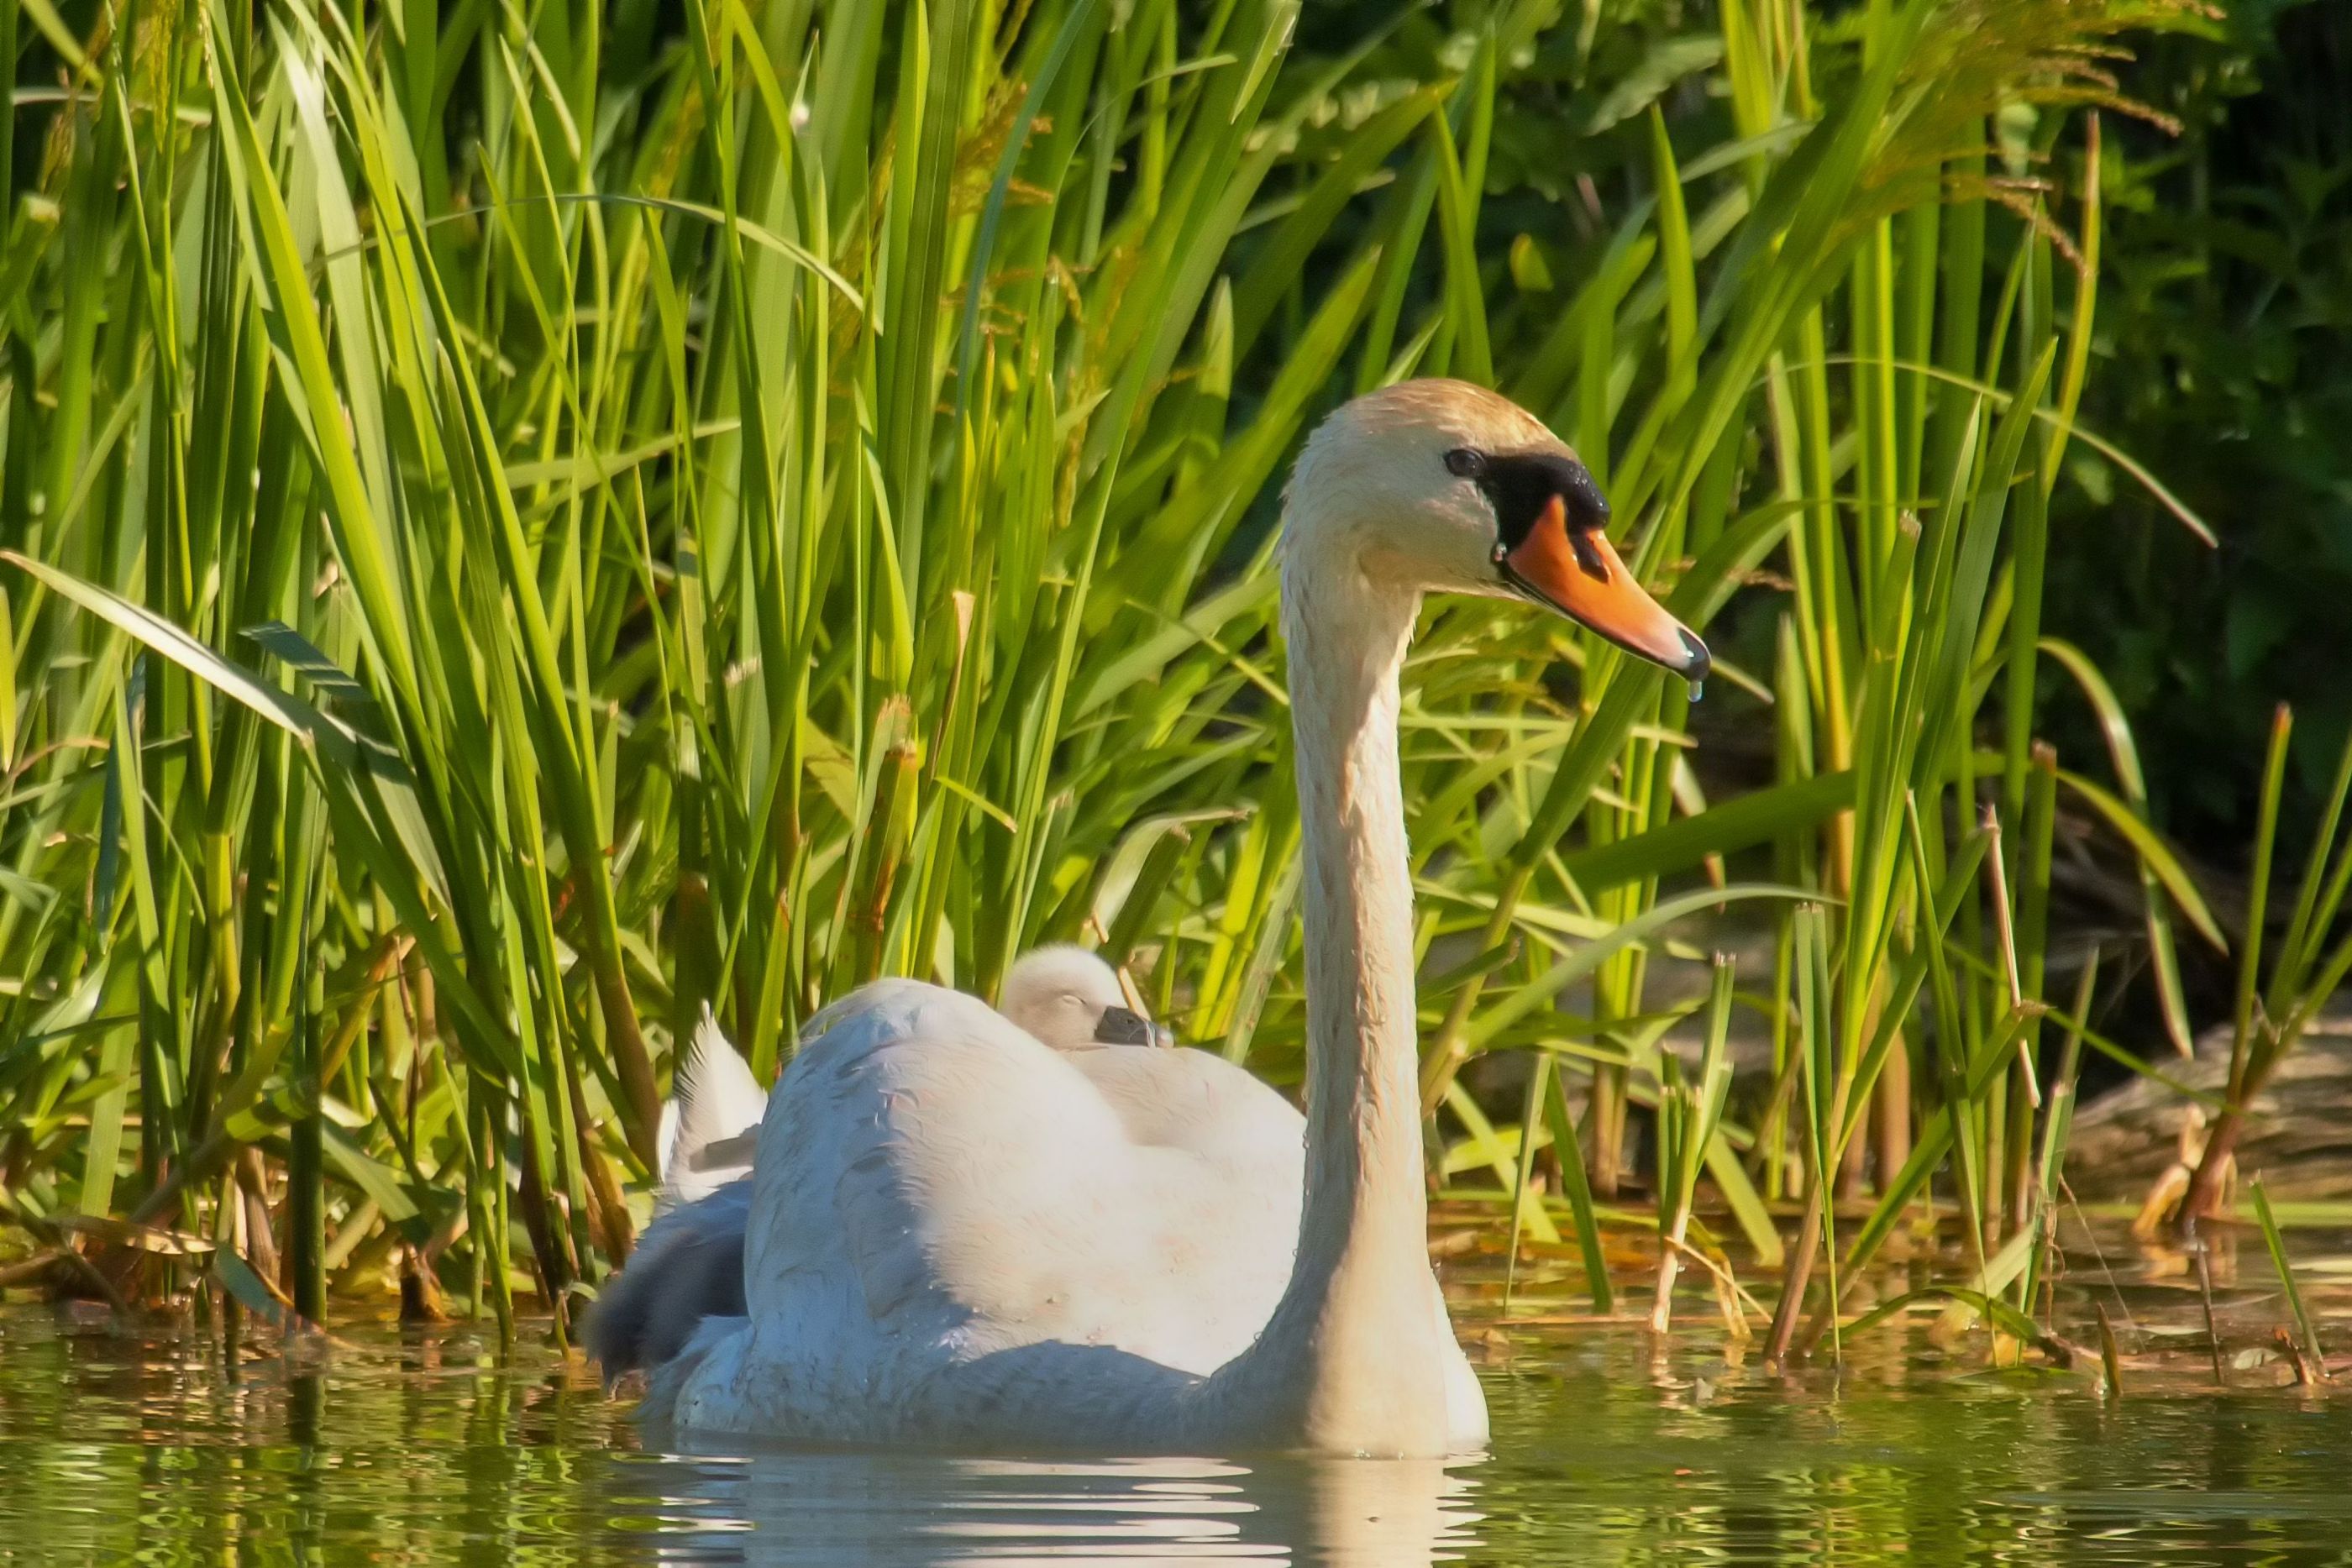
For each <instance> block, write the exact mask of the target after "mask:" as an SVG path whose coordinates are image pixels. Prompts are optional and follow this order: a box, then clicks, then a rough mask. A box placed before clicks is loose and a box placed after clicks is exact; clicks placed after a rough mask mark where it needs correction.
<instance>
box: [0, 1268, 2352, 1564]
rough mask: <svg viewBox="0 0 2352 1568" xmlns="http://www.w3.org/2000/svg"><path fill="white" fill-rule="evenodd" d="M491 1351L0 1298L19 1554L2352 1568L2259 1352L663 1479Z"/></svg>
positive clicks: (2330, 1485)
mask: <svg viewBox="0 0 2352 1568" xmlns="http://www.w3.org/2000/svg"><path fill="white" fill-rule="evenodd" d="M2118 1299H2120V1298H2118ZM2241 1301H2242V1302H2251V1303H2252V1304H2251V1305H2246V1306H2243V1308H2242V1310H2243V1311H2244V1312H2246V1313H2247V1314H2248V1315H2247V1317H2246V1321H2245V1322H2243V1323H2242V1324H2237V1325H2234V1326H2231V1327H2228V1328H2226V1329H2225V1332H2224V1333H2223V1335H2222V1337H2223V1339H2224V1341H2225V1343H2230V1344H2236V1345H2259V1344H2260V1343H2261V1342H2262V1341H2263V1339H2264V1338H2266V1337H2267V1332H2268V1331H2267V1330H2265V1329H2264V1328H2263V1322H2273V1321H2275V1311H2274V1309H2275V1305H2276V1303H2275V1301H2274V1300H2273V1301H2271V1302H2270V1305H2269V1309H2268V1311H2267V1315H2265V1309H2263V1305H2262V1295H2261V1292H2259V1291H2244V1292H2226V1291H2225V1292H2224V1299H2223V1309H2224V1312H2225V1317H2226V1315H2227V1314H2228V1313H2229V1312H2231V1311H2232V1310H2235V1309H2233V1306H2232V1303H2233V1302H2241ZM1522 1315H1524V1313H1523V1314H1522ZM2199 1321H2200V1322H2201V1321H2202V1320H2201V1317H2200V1319H2199ZM2334 1326H2335V1327H2336V1332H2337V1333H2339V1334H2341V1333H2344V1332H2345V1328H2346V1325H2343V1324H2341V1323H2338V1324H2336V1325H2334ZM1472 1337H1473V1339H1474V1341H1475V1340H1479V1339H1480V1337H1481V1336H1480V1335H1479V1334H1478V1333H1474V1334H1473V1336H1472ZM495 1350H496V1346H495V1341H494V1340H493V1339H492V1338H490V1337H488V1336H487V1335H485V1334H482V1333H478V1332H476V1331H475V1330H473V1329H471V1328H469V1327H466V1326H457V1327H453V1328H439V1329H433V1330H429V1331H420V1330H412V1331H403V1330H400V1329H397V1328H394V1327H389V1326H385V1327H353V1326H351V1325H339V1326H338V1327H337V1329H336V1343H334V1344H332V1345H331V1346H324V1347H320V1346H316V1345H312V1346H310V1347H307V1348H300V1349H298V1350H297V1351H295V1352H293V1353H290V1354H268V1355H264V1356H260V1357H258V1358H257V1359H253V1360H249V1361H247V1362H245V1363H244V1364H242V1365H241V1366H240V1368H239V1369H238V1371H237V1374H236V1376H235V1377H234V1378H233V1379H232V1378H231V1377H229V1376H228V1375H227V1374H226V1368H225V1366H224V1364H223V1362H222V1359H221V1356H220V1354H219V1351H218V1348H217V1346H216V1345H208V1344H206V1343H205V1342H204V1341H203V1339H202V1338H201V1337H200V1336H198V1335H197V1334H196V1333H194V1331H193V1329H191V1328H188V1327H186V1326H184V1325H182V1326H177V1327H172V1328H158V1329H151V1330H148V1331H145V1332H137V1331H129V1332H126V1331H123V1330H120V1329H118V1328H116V1327H115V1326H113V1325H112V1323H111V1322H110V1321H109V1320H108V1319H107V1317H106V1316H105V1314H104V1313H103V1312H93V1311H91V1310H90V1309H86V1308H70V1309H68V1308H57V1309H53V1308H48V1307H37V1306H19V1307H9V1308H5V1309H0V1563H36V1562H38V1563H131V1562H140V1563H196V1562H205V1563H229V1562H247V1561H251V1562H262V1563H280V1562H284V1563H363V1562H364V1563H412V1562H414V1563H423V1562H455V1563H509V1562H515V1563H567V1564H570V1563H580V1564H591V1563H656V1562H675V1563H812V1564H817V1563H822V1564H835V1563H890V1564H914V1563H966V1562H982V1563H1055V1564H1070V1563H1090V1562H1125V1561H1129V1560H1135V1559H1143V1560H1149V1561H1151V1562H1154V1563H1191V1562H1198V1563H1227V1562H1235V1561H1240V1562H1255V1561H1268V1562H1291V1563H1365V1564H1391V1563H1399V1564H1413V1563H1431V1562H1444V1561H1462V1562H1468V1563H1668V1562H1674V1563H1683V1562H1732V1563H1749V1562H1757V1563H1760V1562H1799V1561H1803V1562H1842V1563H1897V1562H1900V1563H1990V1562H2001V1563H2168V1564H2172V1563H2352V1392H2347V1391H2346V1390H2345V1388H2344V1385H2343V1383H2342V1382H2341V1381H2339V1382H2338V1383H2337V1384H2336V1385H2332V1386H2330V1387H2326V1388H2323V1389H2320V1390H2317V1391H2312V1392H2307V1391H2305V1390H2302V1389H2299V1388H2295V1387H2292V1386H2285V1385H2284V1383H2283V1381H2282V1380H2283V1378H2284V1375H2285V1374H2284V1364H2283V1363H2276V1362H2270V1361H2266V1360H2263V1359H2262V1358H2263V1355H2264V1354H2265V1353H2263V1352H2262V1351H2260V1350H2259V1349H2256V1350H2246V1349H2234V1350H2231V1352H2230V1354H2229V1355H2228V1357H2227V1358H2226V1360H2225V1364H2224V1366H2223V1379H2224V1385H2218V1386H2217V1385H2216V1381H2215V1378H2214V1375H2213V1373H2212V1370H2211V1363H2212V1360H2213V1358H2212V1356H2211V1355H2210V1352H2208V1351H2207V1350H2206V1349H2205V1348H2204V1347H2203V1343H2200V1344H2199V1346H2198V1347H2197V1349H2196V1350H2195V1352H2194V1354H2184V1353H2182V1352H2180V1351H2178V1350H2176V1351H2173V1352H2170V1353H2167V1354H2157V1355H2151V1356H2148V1357H2146V1358H2140V1359H2142V1361H2143V1364H2144V1367H2145V1368H2146V1369H2137V1368H2136V1369H2135V1370H2133V1371H2132V1372H2131V1373H2130V1374H2129V1375H2127V1376H2126V1393H2125V1397H2123V1398H2122V1399H2121V1400H2119V1401H2114V1402H2110V1401H2107V1400H2105V1399H2103V1398H2102V1397H2101V1396H2100V1394H2099V1391H2098V1386H2097V1383H2096V1379H2095V1375H2093V1374H2089V1373H2086V1372H2083V1371H2076V1372H2071V1373H2060V1372H2055V1371H2051V1370H2047V1369H2011V1370H1992V1369H1989V1368H1988V1366H1987V1364H1986V1356H1985V1348H1984V1344H1983V1343H1982V1340H1981V1338H1980V1336H1979V1337H1973V1338H1970V1339H1968V1340H1964V1341H1962V1342H1960V1343H1953V1344H1948V1345H1940V1346H1939V1345H1937V1344H1934V1343H1929V1341H1928V1339H1927V1336H1926V1334H1925V1333H1924V1331H1923V1330H1921V1329H1917V1328H1915V1329H1914V1330H1912V1331H1911V1332H1909V1333H1907V1334H1906V1333H1894V1332H1889V1333H1883V1334H1880V1335H1877V1336H1874V1339H1873V1340H1872V1342H1871V1343H1869V1344H1868V1345H1862V1346H1853V1347H1850V1354H1849V1357H1848V1361H1847V1364H1846V1366H1845V1369H1844V1370H1843V1373H1842V1374H1832V1373H1831V1372H1829V1371H1826V1370H1822V1369H1811V1370H1807V1371H1805V1372H1803V1373H1801V1374H1800V1375H1795V1376H1791V1377H1787V1378H1783V1377H1780V1376H1775V1375H1769V1374H1768V1373H1767V1372H1765V1371H1764V1370H1763V1369H1762V1368H1761V1367H1759V1366H1758V1365H1757V1364H1755V1363H1754V1362H1752V1361H1748V1362H1747V1363H1746V1364H1735V1361H1734V1360H1727V1357H1726V1355H1725V1354H1724V1346H1723V1343H1722V1341H1721V1338H1720V1333H1719V1331H1717V1332H1716V1333H1713V1334H1712V1335H1711V1334H1710V1333H1709V1332H1708V1330H1707V1327H1706V1324H1705V1323H1704V1322H1701V1323H1699V1324H1696V1325H1694V1327H1692V1328H1691V1329H1689V1330H1686V1331H1683V1332H1678V1333H1676V1334H1675V1336H1674V1337H1673V1338H1672V1339H1670V1340H1669V1341H1667V1342H1666V1343H1665V1345H1664V1350H1663V1351H1660V1350H1658V1349H1656V1348H1655V1342H1654V1341H1653V1339H1652V1338H1651V1336H1650V1335H1649V1334H1647V1333H1645V1332H1644V1331H1643V1330H1642V1329H1640V1328H1638V1327H1635V1326H1633V1325H1594V1324H1590V1323H1588V1324H1572V1323H1571V1324H1559V1325H1552V1326H1530V1327H1524V1328H1515V1329H1513V1330H1512V1331H1511V1332H1510V1333H1507V1334H1505V1333H1492V1332H1490V1333H1485V1335H1484V1337H1483V1343H1481V1344H1480V1345H1479V1348H1478V1352H1477V1354H1479V1356H1480V1357H1481V1358H1482V1359H1483V1360H1484V1361H1485V1362H1486V1366H1485V1368H1484V1369H1483V1371H1482V1375H1483V1376H1484V1377H1485V1379H1486V1393H1487V1398H1488V1400H1489V1401H1490V1403H1491V1405H1492V1407H1493V1411H1494V1416H1495V1444H1494V1450H1493V1453H1492V1454H1491V1455H1490V1456H1489V1457H1487V1458H1485V1459H1483V1460H1480V1461H1477V1462H1475V1463H1465V1464H1455V1465H1450V1466H1440V1465H1413V1464H1383V1463H1373V1462H1329V1463H1320V1462H1318V1463H1307V1462H1299V1461H1266V1460H1263V1459H1257V1458H1251V1459H1246V1460H1225V1459H1218V1458H1200V1459H1191V1460H1164V1459H1150V1460H1127V1459H1119V1458H1104V1459H1100V1460H1076V1461H1074V1460H1069V1459H1060V1458H1057V1459H1053V1460H1036V1461H1023V1460H1017V1459H1013V1460H977V1459H945V1458H917V1457H909V1456H905V1455H866V1454H840V1453H800V1452H763V1453H751V1454H720V1453H698V1454H679V1453H671V1452H664V1451H661V1450H659V1449H658V1448H655V1447H653V1446H651V1445H649V1444H648V1443H646V1441H643V1440H641V1439H640V1437H639V1435H638V1433H637V1432H636V1430H635V1427H633V1426H632V1424H631V1422H630V1421H629V1419H628V1416H627V1406H626V1405H625V1403H615V1402H613V1401H609V1400H607V1399H606V1398H605V1397H604V1395H603V1393H602V1392H601V1391H600V1390H599V1389H598V1387H597V1386H596V1385H595V1383H594V1380H593V1377H591V1376H590V1375H587V1374H586V1373H585V1372H584V1371H583V1370H582V1369H581V1368H580V1366H579V1365H578V1364H576V1363H574V1364H565V1363H563V1362H562V1361H561V1360H559V1359H558V1358H557V1357H556V1356H555V1355H554V1354H552V1353H551V1352H550V1351H548V1350H546V1349H545V1348H544V1347H543V1346H542V1345H541V1343H540V1340H539V1338H538V1336H536V1335H532V1336H530V1337H529V1339H528V1340H527V1341H526V1343H523V1344H522V1345H520V1347H519V1348H518V1350H517V1352H516V1353H515V1354H514V1355H513V1356H512V1357H511V1358H509V1359H507V1360H505V1361H503V1362H502V1361H501V1359H500V1358H499V1356H498V1355H497V1354H495Z"/></svg>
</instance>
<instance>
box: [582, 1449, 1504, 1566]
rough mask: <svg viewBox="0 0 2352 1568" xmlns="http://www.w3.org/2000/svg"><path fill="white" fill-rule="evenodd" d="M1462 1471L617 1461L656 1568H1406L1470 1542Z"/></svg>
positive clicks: (1447, 1466) (1380, 1464)
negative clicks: (997, 1567) (1091, 1566)
mask: <svg viewBox="0 0 2352 1568" xmlns="http://www.w3.org/2000/svg"><path fill="white" fill-rule="evenodd" d="M1472 1468H1473V1467H1472V1465H1471V1464H1470V1463H1469V1462H1466V1461H1458V1460H1457V1461H1447V1460H1437V1459H1328V1458H1324V1459H1318V1458H1263V1459H1256V1458H1254V1459H1250V1460H1246V1461H1242V1460H1223V1459H1181V1458H1150V1459H1111V1460H1063V1459H1045V1458H1040V1459H1028V1460H1024V1459H1000V1458H986V1459H983V1458H942V1457H925V1456H919V1455H911V1454H845V1453H812V1452H789V1451H768V1452H745V1453H741V1454H738V1455H732V1456H719V1455H714V1454H709V1453H698V1454H694V1455H677V1456H669V1457H665V1458H644V1459H639V1460H635V1461H632V1462H631V1463H630V1464H629V1466H628V1467H627V1474H626V1477H625V1480H624V1485H625V1488H626V1490H629V1491H631V1492H633V1493H635V1497H634V1498H633V1499H631V1500H630V1506H629V1509H628V1511H629V1512H630V1514H631V1515H632V1516H633V1518H632V1520H631V1522H633V1523H635V1525H636V1526H637V1527H638V1528H640V1529H644V1528H651V1529H653V1530H655V1531H658V1532H659V1533H658V1534H657V1535H656V1536H654V1537H653V1538H652V1540H651V1541H650V1542H649V1544H651V1545H652V1546H653V1548H654V1550H653V1552H652V1555H653V1557H654V1558H655V1560H656V1561H660V1562H666V1563H747V1564H762V1565H764V1564H802V1563H808V1564H818V1563H822V1564H825V1565H826V1568H836V1565H839V1564H846V1563H859V1564H866V1563H872V1564H887V1565H889V1568H915V1565H917V1564H930V1563H1054V1564H1055V1565H1056V1568H1070V1565H1071V1564H1077V1563H1128V1562H1134V1561H1139V1560H1142V1561H1150V1562H1151V1563H1161V1564H1170V1563H1234V1562H1242V1563H1295V1564H1299V1565H1301V1568H1305V1565H1307V1564H1325V1563H1329V1564H1345V1565H1348V1568H1421V1565H1422V1564H1425V1563H1443V1562H1450V1561H1453V1560H1454V1559H1455V1558H1457V1557H1458V1556H1460V1555H1461V1553H1462V1552H1463V1551H1464V1550H1465V1549H1466V1548H1468V1547H1471V1546H1475V1544H1476V1538H1475V1535H1474V1534H1473V1533H1472V1527H1473V1526H1474V1525H1475V1523H1476V1521H1477V1520H1478V1519H1479V1517H1480V1516H1479V1515H1478V1514H1477V1513H1476V1512H1475V1511H1473V1509H1472V1500H1473V1497H1474V1494H1475V1486H1476V1483H1475V1480H1474V1479H1473V1477H1472V1474H1471V1471H1472Z"/></svg>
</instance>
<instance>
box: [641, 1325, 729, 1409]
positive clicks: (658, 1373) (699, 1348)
mask: <svg viewBox="0 0 2352 1568" xmlns="http://www.w3.org/2000/svg"><path fill="white" fill-rule="evenodd" d="M740 1333H751V1319H750V1318H747V1317H733V1318H705V1319H703V1320H702V1322H701V1324H700V1326H698V1328H696V1330H695V1331H694V1335H693V1337H692V1338H691V1339H689V1340H688V1341H687V1342H686V1344H685V1346H684V1347H683V1348H682V1349H680V1350H679V1352H678V1353H677V1354H676V1355H674V1356H672V1357H670V1358H669V1359H668V1360H667V1361H665V1362H663V1363H662V1364H660V1365H659V1366H656V1367H655V1368H654V1369H653V1371H652V1372H650V1373H648V1374H647V1375H646V1396H645V1398H643V1399H642V1400H639V1401H638V1403H637V1419H638V1421H639V1422H641V1423H643V1424H645V1425H646V1426H658V1427H667V1426H669V1425H671V1424H672V1423H673V1422H675V1421H676V1420H677V1396H679V1395H680V1394H681V1393H683V1392H684V1391H685V1389H686V1385H687V1382H688V1379H689V1378H691V1377H692V1376H693V1375H694V1373H695V1369H696V1368H698V1367H699V1366H700V1365H701V1364H703V1363H704V1362H705V1361H707V1360H709V1358H710V1354H711V1352H713V1351H715V1350H717V1349H718V1348H719V1346H721V1345H723V1344H725V1343H727V1342H728V1341H729V1340H731V1339H733V1338H734V1337H735V1336H736V1335H737V1334H740Z"/></svg>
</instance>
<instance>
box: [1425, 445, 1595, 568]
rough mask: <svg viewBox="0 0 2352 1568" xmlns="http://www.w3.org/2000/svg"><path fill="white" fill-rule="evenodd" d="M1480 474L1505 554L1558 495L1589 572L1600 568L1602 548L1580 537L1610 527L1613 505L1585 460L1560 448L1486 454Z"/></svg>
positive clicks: (1480, 484) (1572, 539) (1579, 555)
mask: <svg viewBox="0 0 2352 1568" xmlns="http://www.w3.org/2000/svg"><path fill="white" fill-rule="evenodd" d="M1448 466H1451V463H1450V461H1449V463H1448ZM1475 477H1476V479H1477V482H1478V488H1479V489H1480V490H1482V491H1484V492H1486V499H1487V500H1488V501H1489V502H1490V503H1492V505H1493V506H1494V508H1495V524H1496V533H1497V535H1498V536H1499V538H1500V541H1501V544H1502V548H1503V549H1504V550H1505V551H1506V552H1508V551H1511V550H1515V549H1518V548H1519V546H1520V545H1521V544H1522V543H1524V542H1525V541H1526V539H1527V537H1528V529H1530V528H1534V527H1535V526H1536V519H1537V518H1538V517H1542V516H1543V513H1544V508H1545V507H1548V506H1549V505H1551V498H1552V497H1554V496H1557V497H1559V498H1560V502H1561V505H1562V506H1563V507H1565V508H1566V510H1567V513H1568V537H1569V541H1570V543H1571V544H1573V545H1576V546H1577V559H1578V560H1579V561H1580V562H1581V563H1582V564H1583V566H1584V567H1585V570H1588V571H1590V570H1594V569H1595V568H1596V566H1597V565H1598V563H1599V560H1600V557H1599V554H1598V552H1593V551H1591V546H1590V545H1587V544H1584V543H1582V542H1580V541H1581V540H1582V538H1583V536H1584V535H1586V534H1589V533H1591V532H1593V531H1594V530H1596V529H1599V528H1606V527H1608V526H1609V503H1608V502H1607V501H1606V500H1603V499H1602V498H1601V487H1600V486H1597V485H1595V484H1594V483H1593V482H1592V475H1591V472H1590V471H1589V470H1587V469H1586V467H1585V466H1584V465H1583V464H1581V463H1579V462H1578V461H1577V460H1576V459H1575V458H1573V457H1570V456H1568V455H1564V454H1562V453H1558V452H1493V453H1487V454H1486V455H1485V461H1484V462H1483V463H1482V464H1481V465H1479V470H1478V473H1477V475H1476V476H1475ZM1589 552H1590V553H1589Z"/></svg>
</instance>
